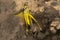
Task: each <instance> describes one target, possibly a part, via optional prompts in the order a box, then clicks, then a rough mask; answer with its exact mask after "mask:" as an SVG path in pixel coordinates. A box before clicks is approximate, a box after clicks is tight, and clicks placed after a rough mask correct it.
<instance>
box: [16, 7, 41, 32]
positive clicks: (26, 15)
mask: <svg viewBox="0 0 60 40" xmlns="http://www.w3.org/2000/svg"><path fill="white" fill-rule="evenodd" d="M16 16H18V17H20V16H22V17H23V18H24V20H25V24H26V32H28V31H29V30H28V27H29V26H31V24H32V23H33V21H34V22H35V23H36V24H37V25H38V27H39V28H41V27H40V25H39V23H38V21H37V20H36V19H35V18H34V16H33V15H32V13H31V12H30V10H29V8H28V6H25V7H24V11H22V12H19V13H17V14H16Z"/></svg>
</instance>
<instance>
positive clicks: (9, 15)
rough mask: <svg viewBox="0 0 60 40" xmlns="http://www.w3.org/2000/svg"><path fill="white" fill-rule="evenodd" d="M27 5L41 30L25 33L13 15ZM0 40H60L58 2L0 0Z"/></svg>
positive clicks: (21, 22)
mask: <svg viewBox="0 0 60 40" xmlns="http://www.w3.org/2000/svg"><path fill="white" fill-rule="evenodd" d="M25 3H27V5H28V7H29V8H30V10H31V12H32V15H33V16H34V17H35V18H36V19H37V21H38V23H39V24H40V25H41V28H42V30H37V31H35V32H34V31H33V30H35V27H37V25H36V24H34V25H33V27H31V28H32V29H33V30H32V29H31V30H32V31H31V32H29V33H28V34H27V33H26V32H25V29H24V27H25V25H24V22H23V20H19V18H18V17H17V16H15V15H14V14H15V13H17V12H18V11H19V10H21V9H22V8H23V7H24V4H25ZM20 19H21V18H20ZM0 40H60V0H0Z"/></svg>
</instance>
